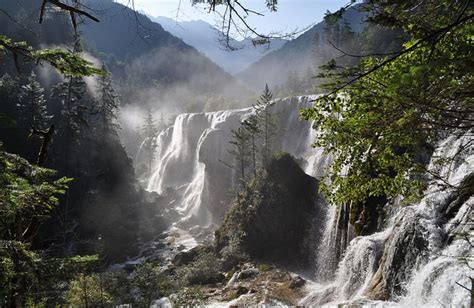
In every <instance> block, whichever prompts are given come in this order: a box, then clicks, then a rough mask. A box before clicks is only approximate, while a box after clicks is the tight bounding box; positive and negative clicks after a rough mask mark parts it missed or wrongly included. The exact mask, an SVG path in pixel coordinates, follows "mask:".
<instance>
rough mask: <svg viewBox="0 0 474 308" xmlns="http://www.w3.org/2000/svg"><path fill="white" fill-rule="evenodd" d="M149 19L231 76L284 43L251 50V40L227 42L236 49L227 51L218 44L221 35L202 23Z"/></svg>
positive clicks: (255, 47) (161, 18) (166, 18)
mask: <svg viewBox="0 0 474 308" xmlns="http://www.w3.org/2000/svg"><path fill="white" fill-rule="evenodd" d="M149 18H150V19H151V20H152V21H154V22H157V23H159V24H160V25H161V26H162V27H163V28H164V29H165V30H166V31H168V32H170V33H171V34H172V35H174V36H176V37H178V38H180V39H182V40H183V41H184V42H185V43H186V44H188V45H191V46H193V47H194V48H196V49H197V50H199V51H200V52H202V53H203V54H205V55H206V56H207V57H208V58H210V59H211V60H212V61H214V62H215V63H216V64H217V65H219V66H220V67H222V68H223V69H224V70H226V71H227V72H229V73H231V74H236V73H239V72H241V71H243V70H244V69H246V68H247V67H248V66H250V65H251V64H252V63H255V62H256V61H258V60H259V59H261V58H262V57H263V56H264V55H265V54H266V53H268V52H270V51H273V50H277V49H279V48H281V47H282V46H283V45H284V44H285V43H286V41H285V40H274V41H272V43H271V44H270V45H269V46H266V45H263V46H254V44H253V40H252V38H245V39H243V40H236V39H234V38H231V41H230V45H231V46H236V47H237V50H234V51H229V50H226V48H225V46H223V45H222V44H220V41H221V39H222V38H223V37H222V34H221V32H220V31H219V30H218V29H216V28H215V27H213V26H212V25H211V24H209V23H207V22H205V21H203V20H190V21H177V20H176V19H173V18H169V17H164V16H158V17H153V16H149Z"/></svg>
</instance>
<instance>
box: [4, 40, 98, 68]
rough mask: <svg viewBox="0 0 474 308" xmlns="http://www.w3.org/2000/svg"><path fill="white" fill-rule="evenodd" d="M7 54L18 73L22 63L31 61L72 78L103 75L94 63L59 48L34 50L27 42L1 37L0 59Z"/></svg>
mask: <svg viewBox="0 0 474 308" xmlns="http://www.w3.org/2000/svg"><path fill="white" fill-rule="evenodd" d="M6 53H10V54H11V55H12V56H13V61H14V63H15V67H16V69H17V71H18V72H21V61H20V60H25V61H31V62H34V63H36V64H41V63H48V64H50V65H51V66H53V67H54V68H56V70H57V71H58V72H59V73H61V74H63V75H65V76H70V77H80V76H92V75H102V74H104V72H103V71H102V70H101V69H98V68H95V67H94V66H93V64H92V62H89V61H87V60H85V59H83V58H82V57H81V55H80V54H77V53H73V52H70V51H66V50H62V49H59V48H54V49H36V50H35V49H33V47H31V46H28V45H27V44H26V42H15V41H13V40H11V39H10V38H8V37H7V36H5V35H0V57H2V56H4V55H5V54H6Z"/></svg>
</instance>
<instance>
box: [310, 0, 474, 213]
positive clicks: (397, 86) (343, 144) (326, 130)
mask: <svg viewBox="0 0 474 308" xmlns="http://www.w3.org/2000/svg"><path fill="white" fill-rule="evenodd" d="M392 2H397V1H394V0H393V1H389V2H388V3H392ZM443 3H444V4H447V1H443ZM380 5H382V4H380ZM442 7H443V8H444V9H446V10H450V9H452V8H450V6H449V5H447V6H442ZM389 8H390V10H387V11H384V13H387V12H388V13H390V14H393V13H394V12H397V11H393V10H392V8H393V7H392V6H390V7H389ZM420 10H421V12H423V14H426V12H432V11H433V10H439V6H438V5H436V3H434V2H433V1H428V2H427V3H426V4H425V5H423V8H421V9H420ZM420 14H421V13H420ZM437 14H438V15H439V16H443V17H442V18H438V20H437V21H436V24H435V25H431V31H428V32H426V31H425V32H421V31H420V30H419V29H416V31H415V30H412V31H410V30H407V32H408V34H410V35H411V37H412V39H410V40H409V41H407V42H406V43H405V45H404V49H403V50H402V51H401V52H400V53H397V54H396V55H394V56H388V57H367V58H364V59H362V60H361V63H360V65H359V66H358V67H357V68H350V69H345V68H341V67H338V66H337V64H336V63H335V62H334V61H333V62H331V63H329V64H328V65H327V66H326V67H325V68H326V69H327V70H328V73H326V74H322V76H321V77H325V78H332V83H331V84H329V85H328V88H329V94H327V95H324V96H321V97H319V98H318V99H316V100H315V103H314V106H313V107H311V108H308V109H307V110H303V111H302V112H301V113H302V116H303V117H304V118H305V119H307V120H314V126H315V128H317V129H318V135H317V137H316V141H315V144H314V145H315V146H318V147H322V148H324V149H325V150H326V152H327V153H328V154H330V155H331V156H332V157H333V158H334V164H333V165H332V166H331V170H330V173H329V175H328V176H327V177H328V180H329V181H328V182H326V183H325V182H324V181H323V182H322V183H325V184H324V185H322V189H323V191H324V192H325V194H326V196H327V197H328V199H329V200H330V201H332V202H334V203H336V204H341V203H345V202H349V201H352V202H363V201H364V200H366V199H367V198H368V197H370V196H374V197H377V196H386V197H388V198H393V197H395V196H397V195H400V194H402V195H404V196H405V197H406V200H407V201H408V202H409V201H410V200H413V198H418V197H420V196H421V194H422V191H423V187H424V185H425V179H426V177H427V176H428V174H427V171H426V167H425V165H426V161H427V159H426V158H427V157H429V156H430V155H431V151H432V150H433V147H434V146H435V145H436V143H437V142H438V141H439V140H440V139H442V138H444V137H445V136H446V135H448V134H459V135H462V134H465V133H469V132H471V131H472V129H473V128H474V116H473V114H474V100H473V98H472V97H473V95H472V94H473V91H472V89H473V88H474V83H473V81H474V77H473V75H472V69H470V68H471V67H472V66H473V65H474V63H473V60H472V59H473V50H472V42H473V39H472V38H473V37H474V27H473V25H472V22H471V20H472V17H473V15H472V7H471V6H465V5H461V4H459V6H458V11H457V12H455V13H452V12H449V14H448V13H446V14H443V12H439V11H437ZM446 16H448V17H446ZM417 18H419V16H418V15H416V14H415V15H413V16H411V19H409V20H411V21H412V22H413V21H416V20H417ZM409 20H408V21H409ZM408 28H409V29H415V27H408ZM425 28H427V27H425ZM421 35H425V36H424V37H421ZM420 37H421V38H420ZM342 89H343V90H344V92H343V93H341V90H342Z"/></svg>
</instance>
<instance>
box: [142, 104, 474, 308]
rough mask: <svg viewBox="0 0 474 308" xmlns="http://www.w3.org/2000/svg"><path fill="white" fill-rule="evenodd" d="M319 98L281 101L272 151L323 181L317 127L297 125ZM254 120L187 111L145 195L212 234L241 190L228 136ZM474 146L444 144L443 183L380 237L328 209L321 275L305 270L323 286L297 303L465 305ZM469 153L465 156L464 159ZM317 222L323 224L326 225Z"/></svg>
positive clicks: (244, 112)
mask: <svg viewBox="0 0 474 308" xmlns="http://www.w3.org/2000/svg"><path fill="white" fill-rule="evenodd" d="M314 98H315V97H314V96H303V97H294V98H286V99H279V100H275V105H274V107H273V112H274V114H275V115H276V116H277V122H278V123H277V125H278V127H279V128H280V131H279V132H278V134H277V139H276V140H275V143H274V144H275V148H276V149H278V150H281V151H285V152H288V153H290V154H292V155H293V156H294V157H295V158H296V160H297V161H298V163H299V164H300V166H301V167H302V168H303V170H305V172H306V173H307V174H309V175H311V176H314V177H316V178H320V177H321V176H322V175H324V172H325V167H326V166H328V164H330V162H331V160H330V158H329V157H327V156H325V155H323V152H322V150H321V149H317V148H312V147H311V144H312V143H313V142H314V138H315V137H316V134H317V132H316V131H315V130H314V129H313V128H312V123H310V122H307V121H300V119H299V109H300V108H305V107H308V106H309V105H310V104H311V102H310V101H311V100H312V99H314ZM251 114H252V109H251V108H246V109H239V110H225V111H217V112H208V113H193V114H181V115H179V116H178V117H177V118H176V120H175V122H174V124H173V126H171V127H169V128H167V129H166V130H164V131H162V132H161V133H160V134H159V136H158V137H157V150H156V160H155V169H154V173H153V175H152V176H151V178H150V179H149V183H148V190H150V191H156V192H158V193H162V194H163V193H166V192H167V190H169V189H171V190H174V191H175V192H176V193H175V194H173V195H175V196H178V197H177V200H175V202H174V203H173V204H174V206H175V208H176V210H178V211H179V212H180V213H181V215H182V218H181V223H183V224H184V225H185V226H186V228H188V229H189V228H192V229H194V228H195V226H198V228H206V227H210V228H211V229H212V227H213V226H215V224H217V223H218V222H219V220H220V219H221V218H222V216H223V215H224V213H225V211H226V209H227V207H226V205H227V204H228V203H229V201H230V199H229V195H228V193H227V191H228V190H230V189H233V188H234V189H235V188H236V187H237V186H236V185H237V182H236V181H235V178H236V175H235V171H234V170H232V169H230V168H228V167H227V166H226V165H225V164H223V163H222V162H229V161H230V160H231V159H232V157H231V156H230V155H229V154H228V152H227V150H228V145H229V143H228V142H229V139H230V137H231V130H232V129H236V128H237V127H238V125H239V123H240V122H241V121H242V120H244V119H246V118H247V117H248V116H249V115H251ZM472 142H474V141H473V138H472V136H470V135H468V134H466V135H465V136H461V137H460V136H451V137H449V138H447V139H446V140H445V141H444V142H442V143H440V144H439V145H438V147H437V149H436V151H435V153H434V154H433V158H432V161H431V163H430V165H429V170H430V171H431V172H432V173H436V174H440V175H442V177H443V178H444V179H445V182H443V181H441V180H437V179H436V178H433V180H432V181H431V183H430V185H429V187H428V189H427V193H426V195H425V196H424V197H423V199H422V200H421V201H420V202H418V203H417V204H412V205H410V206H401V205H400V202H399V201H400V200H395V201H392V204H390V205H389V206H388V211H387V212H388V213H389V217H388V222H387V223H386V228H385V230H383V231H381V232H377V233H375V234H372V235H368V236H358V237H355V234H354V232H353V230H352V227H351V225H350V223H349V216H348V215H349V207H350V205H344V206H338V207H336V206H329V207H328V211H326V213H325V214H326V216H325V217H324V221H325V228H324V230H322V233H323V234H324V235H323V236H322V237H323V238H322V239H321V238H317V236H315V238H314V239H310V240H313V241H315V246H316V247H315V248H314V250H315V251H316V252H317V257H315V262H314V264H315V265H314V266H315V269H314V270H308V272H313V273H315V279H316V281H317V282H318V284H316V283H315V284H313V289H312V290H310V292H309V294H308V296H307V297H306V298H304V299H303V300H302V302H301V303H302V304H304V305H316V306H320V305H330V306H332V305H333V304H334V305H337V304H373V305H375V306H377V305H380V306H386V305H390V306H399V307H414V306H417V307H418V306H419V307H441V306H463V305H464V306H467V305H468V303H469V294H468V293H466V292H467V291H466V290H464V289H463V288H462V287H460V286H459V285H458V284H461V285H464V286H466V287H470V285H469V283H470V281H469V279H468V275H470V276H471V277H474V273H472V271H470V270H469V266H470V267H471V268H472V267H474V264H473V262H472V258H471V259H466V260H467V261H466V262H468V264H467V265H469V266H466V264H463V263H462V262H461V261H460V260H459V258H458V257H459V256H461V257H465V256H469V255H470V256H472V255H474V251H473V247H471V246H470V244H469V242H468V241H466V240H463V239H462V238H459V236H458V235H459V234H468V235H469V236H471V238H472V216H473V209H474V200H473V198H472V197H469V198H467V197H466V196H469V193H466V195H463V194H462V192H461V190H460V189H459V186H460V185H461V183H462V181H463V180H464V179H465V178H466V177H467V176H469V175H470V174H471V173H472V172H473V170H474V153H473V150H472V146H471V143H472ZM463 147H464V148H467V149H468V151H464V154H463V155H458V151H459V149H461V148H463ZM437 158H441V159H442V160H441V161H437ZM440 162H441V163H440ZM471 176H472V175H471ZM471 185H472V179H471ZM470 189H471V190H469V189H467V190H468V192H469V191H472V188H470ZM323 212H324V211H323ZM315 224H321V225H323V224H322V223H321V219H319V220H315ZM320 229H321V226H318V227H317V228H315V230H318V232H319V231H320ZM318 234H319V233H318ZM388 301H390V302H388Z"/></svg>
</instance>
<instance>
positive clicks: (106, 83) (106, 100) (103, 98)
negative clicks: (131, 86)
mask: <svg viewBox="0 0 474 308" xmlns="http://www.w3.org/2000/svg"><path fill="white" fill-rule="evenodd" d="M102 71H104V72H106V69H105V66H104V65H102ZM98 83H99V84H98V86H97V90H98V98H97V103H96V106H95V108H96V110H95V112H96V113H97V115H98V117H99V127H100V129H101V131H102V132H101V135H102V138H106V136H107V135H108V134H110V133H111V132H115V131H116V130H117V129H118V128H119V125H118V124H117V122H116V120H117V110H118V95H117V94H116V93H115V90H114V88H113V86H112V79H111V78H110V75H109V74H108V73H104V74H103V75H101V76H99V79H98Z"/></svg>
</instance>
